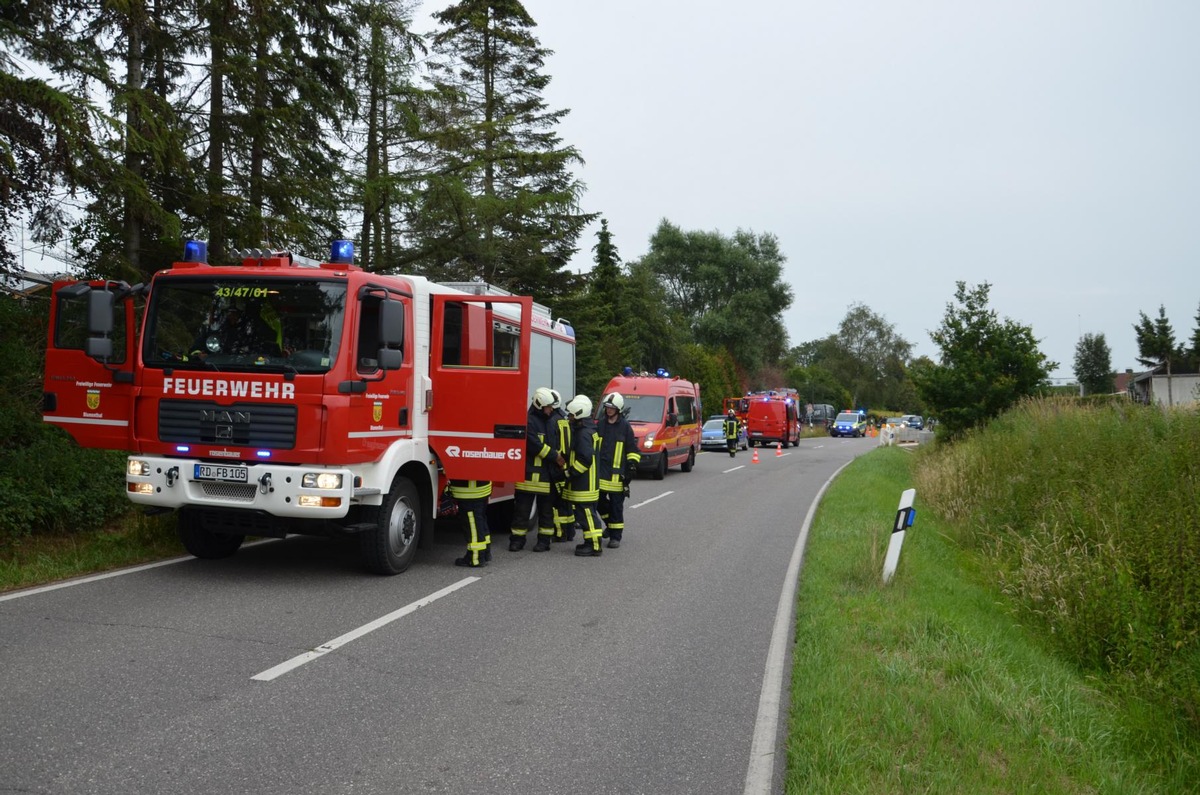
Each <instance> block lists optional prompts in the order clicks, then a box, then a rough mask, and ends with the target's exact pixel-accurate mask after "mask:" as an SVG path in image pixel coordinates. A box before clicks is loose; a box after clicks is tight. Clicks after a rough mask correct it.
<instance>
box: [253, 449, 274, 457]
mask: <svg viewBox="0 0 1200 795" xmlns="http://www.w3.org/2000/svg"><path fill="white" fill-rule="evenodd" d="M255 455H256V456H258V457H259V458H270V457H271V451H270V450H259V451H257V452H255Z"/></svg>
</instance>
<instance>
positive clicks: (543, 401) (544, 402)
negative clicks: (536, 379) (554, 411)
mask: <svg viewBox="0 0 1200 795" xmlns="http://www.w3.org/2000/svg"><path fill="white" fill-rule="evenodd" d="M553 405H554V393H553V392H551V391H550V389H549V388H547V387H544V386H539V387H538V388H537V389H535V390H534V391H533V407H534V408H535V409H544V408H546V406H553Z"/></svg>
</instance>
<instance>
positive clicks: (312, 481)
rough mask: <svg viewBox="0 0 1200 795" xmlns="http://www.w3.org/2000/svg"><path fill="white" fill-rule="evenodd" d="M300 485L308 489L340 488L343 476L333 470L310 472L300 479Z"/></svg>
mask: <svg viewBox="0 0 1200 795" xmlns="http://www.w3.org/2000/svg"><path fill="white" fill-rule="evenodd" d="M300 485H301V486H303V487H304V488H306V489H333V490H336V489H340V488H341V487H342V476H341V475H338V474H334V473H333V472H308V473H305V475H304V477H303V478H301V479H300Z"/></svg>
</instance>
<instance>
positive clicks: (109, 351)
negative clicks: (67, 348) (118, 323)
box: [83, 290, 114, 361]
mask: <svg viewBox="0 0 1200 795" xmlns="http://www.w3.org/2000/svg"><path fill="white" fill-rule="evenodd" d="M113 305H114V297H113V294H112V293H110V292H109V291H108V290H90V291H89V292H88V294H87V327H88V338H87V339H86V340H85V341H84V343H83V352H84V353H86V354H87V355H88V356H90V357H91V358H93V359H96V360H97V361H108V360H109V359H111V358H112V355H113V342H112V339H110V338H109V336H108V335H109V334H111V333H112V330H113Z"/></svg>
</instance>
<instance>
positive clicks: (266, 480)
mask: <svg viewBox="0 0 1200 795" xmlns="http://www.w3.org/2000/svg"><path fill="white" fill-rule="evenodd" d="M258 491H259V493H261V494H270V493H271V492H273V491H275V487H274V486H272V485H271V473H270V472H268V473H266V474H265V475H263V476H262V477H261V478H259V479H258Z"/></svg>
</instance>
